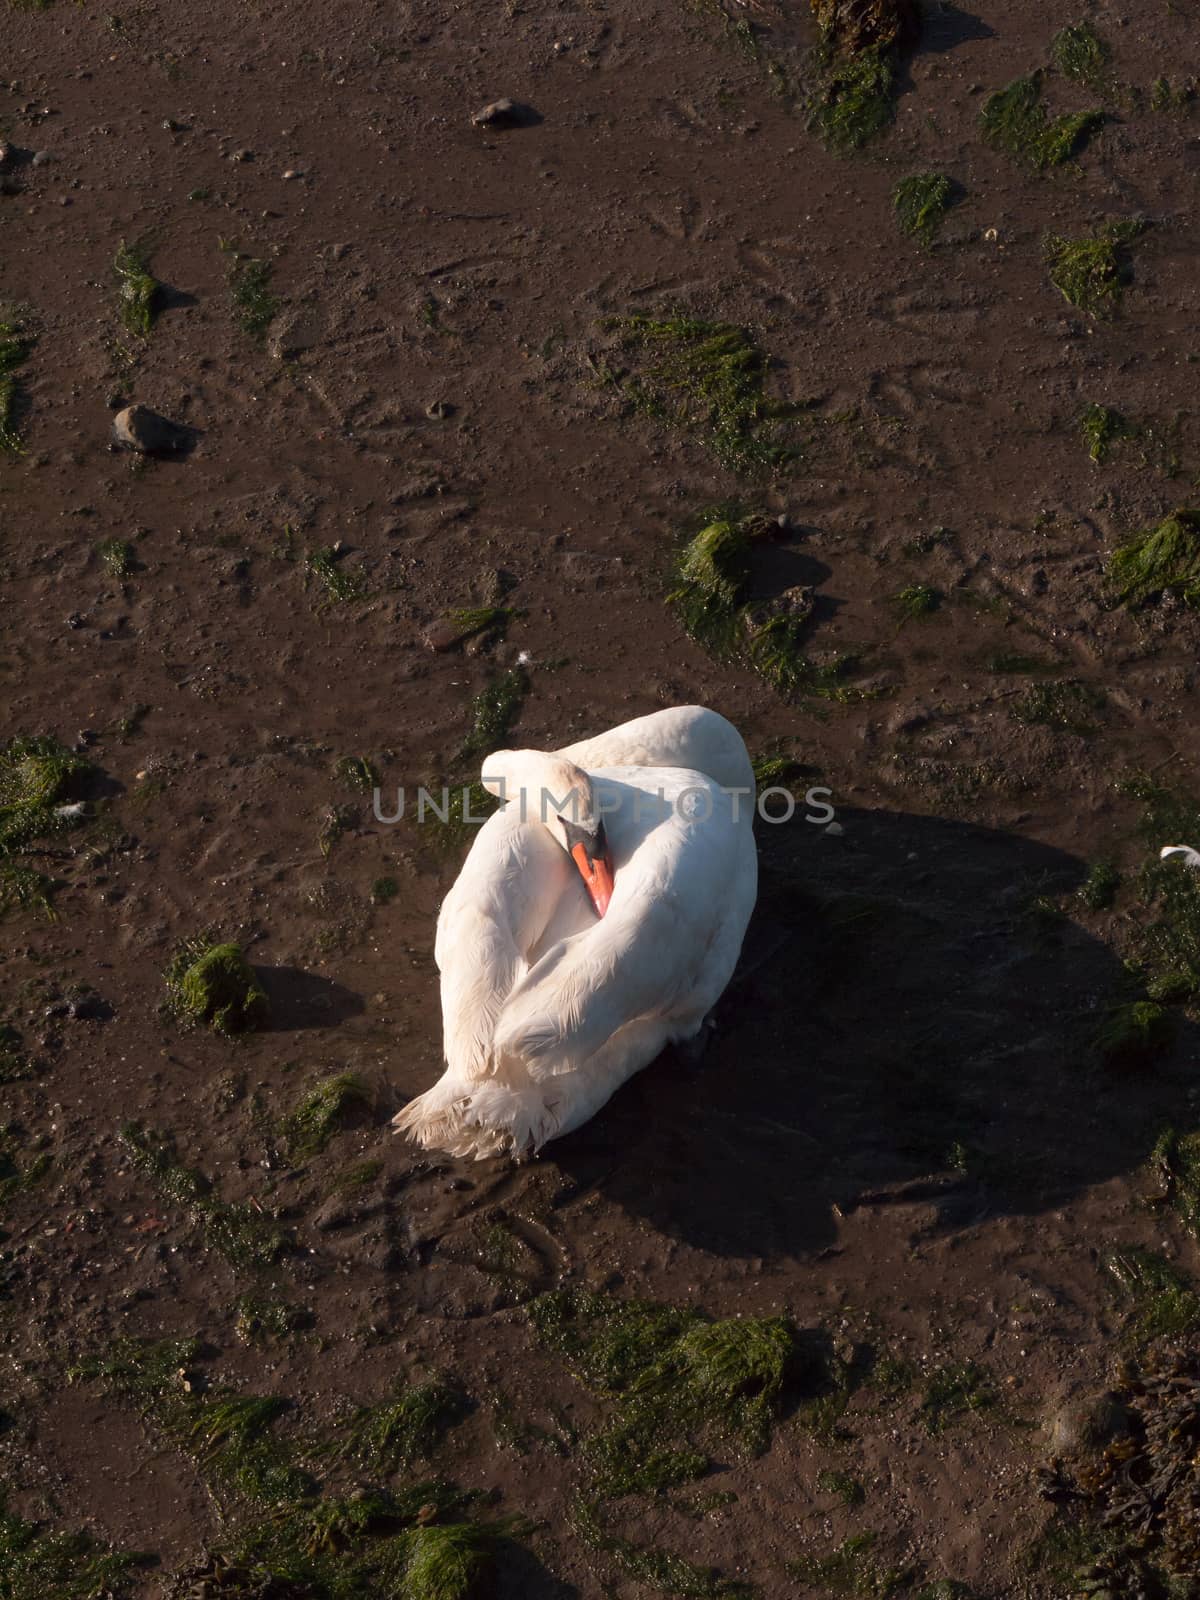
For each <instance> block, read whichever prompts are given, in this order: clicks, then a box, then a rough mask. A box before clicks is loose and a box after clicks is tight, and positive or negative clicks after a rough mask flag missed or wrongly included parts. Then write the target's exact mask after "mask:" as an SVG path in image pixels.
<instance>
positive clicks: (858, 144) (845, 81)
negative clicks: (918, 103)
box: [810, 49, 896, 153]
mask: <svg viewBox="0 0 1200 1600" xmlns="http://www.w3.org/2000/svg"><path fill="white" fill-rule="evenodd" d="M895 88H896V60H895V56H894V54H893V52H892V51H891V50H887V49H883V50H878V49H874V50H862V51H860V52H859V53H858V54H856V55H834V56H829V57H827V59H826V64H825V66H824V69H823V71H822V73H821V77H820V88H819V91H818V93H817V95H816V96H815V98H814V100H813V103H812V107H811V111H810V122H811V124H812V126H813V127H815V128H816V130H817V132H818V133H819V134H820V135H821V137H822V138H823V139H824V141H825V143H826V144H827V145H829V146H830V148H831V149H833V150H840V151H843V152H847V153H848V152H850V151H854V150H861V149H862V148H863V146H864V145H866V144H870V142H871V140H872V139H877V138H878V137H879V135H880V134H881V133H883V132H884V130H885V129H886V128H888V127H889V126H890V124H891V121H892V118H893V116H894V115H895Z"/></svg>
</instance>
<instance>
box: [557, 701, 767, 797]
mask: <svg viewBox="0 0 1200 1600" xmlns="http://www.w3.org/2000/svg"><path fill="white" fill-rule="evenodd" d="M559 754H560V755H564V756H566V757H567V759H568V760H570V761H574V762H575V764H576V766H580V767H583V768H584V769H585V770H586V771H588V772H594V771H596V769H597V768H600V767H686V768H689V769H690V770H691V771H693V772H702V773H704V775H705V777H708V778H711V779H712V780H713V782H714V783H717V784H720V786H721V787H722V788H723V789H742V790H745V791H746V792H748V793H749V792H753V788H754V769H753V768H752V767H751V765H750V757H749V755H747V753H746V746H745V744H744V742H743V740H742V736H741V734H740V733H739V732H738V731H737V729H736V728H735V727H734V725H733V723H732V722H728V721H726V719H725V718H724V717H723V716H721V715H720V713H719V712H717V711H710V710H709V709H708V708H707V707H706V706H671V707H669V708H668V709H667V710H665V711H652V712H651V713H650V714H649V715H648V716H645V717H635V718H634V719H633V720H632V721H631V722H623V723H622V724H621V725H620V727H618V728H610V729H609V731H608V732H607V733H601V734H597V735H596V736H595V737H594V738H591V739H580V740H578V741H577V742H576V743H575V744H570V745H567V747H566V748H565V749H564V750H561V751H560V752H559Z"/></svg>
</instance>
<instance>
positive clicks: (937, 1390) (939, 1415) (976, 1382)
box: [921, 1361, 999, 1436]
mask: <svg viewBox="0 0 1200 1600" xmlns="http://www.w3.org/2000/svg"><path fill="white" fill-rule="evenodd" d="M998 1398H999V1396H998V1395H997V1392H996V1385H995V1384H994V1382H993V1381H992V1378H991V1376H990V1375H989V1374H988V1373H987V1372H985V1371H984V1369H983V1368H982V1367H981V1366H979V1365H978V1364H977V1363H976V1362H974V1361H952V1362H950V1363H949V1364H948V1365H946V1366H944V1367H938V1368H936V1369H935V1371H934V1372H932V1373H931V1374H930V1377H929V1381H928V1383H927V1384H926V1385H925V1394H924V1397H923V1399H922V1401H921V1417H922V1419H923V1421H924V1423H925V1428H926V1431H927V1432H928V1433H930V1434H932V1435H934V1436H936V1435H937V1434H939V1433H944V1432H945V1430H946V1429H947V1428H948V1427H949V1426H950V1424H951V1423H952V1422H954V1421H955V1420H956V1418H958V1417H960V1416H962V1415H963V1413H964V1412H968V1411H984V1410H987V1409H988V1408H989V1407H991V1406H994V1405H995V1404H996V1401H997V1399H998Z"/></svg>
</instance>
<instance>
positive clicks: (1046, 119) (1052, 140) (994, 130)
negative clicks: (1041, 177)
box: [980, 72, 1105, 172]
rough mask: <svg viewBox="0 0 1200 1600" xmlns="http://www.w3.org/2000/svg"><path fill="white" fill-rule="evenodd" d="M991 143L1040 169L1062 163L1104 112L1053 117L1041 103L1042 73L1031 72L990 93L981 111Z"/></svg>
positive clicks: (1077, 148)
mask: <svg viewBox="0 0 1200 1600" xmlns="http://www.w3.org/2000/svg"><path fill="white" fill-rule="evenodd" d="M980 121H981V122H982V124H983V135H984V138H985V139H986V140H987V141H988V143H989V144H991V145H994V146H995V147H996V148H997V149H999V150H1003V151H1005V152H1006V153H1007V154H1008V155H1011V156H1015V157H1017V159H1018V160H1022V161H1026V162H1028V163H1029V165H1030V166H1033V167H1036V168H1037V169H1038V171H1039V172H1041V171H1045V170H1046V169H1047V168H1048V167H1057V166H1061V165H1062V163H1063V162H1064V161H1069V160H1070V158H1071V157H1072V156H1073V155H1075V153H1076V152H1077V151H1078V150H1079V149H1080V148H1081V147H1082V145H1083V144H1084V143H1085V142H1086V140H1087V138H1088V136H1089V135H1090V134H1091V133H1092V132H1093V131H1094V130H1095V129H1096V128H1098V127H1099V126H1100V125H1101V124H1102V123H1103V122H1104V121H1105V113H1104V112H1103V111H1099V110H1096V111H1076V112H1072V113H1070V114H1069V115H1066V116H1061V117H1051V116H1050V115H1049V113H1048V112H1047V110H1046V108H1045V106H1044V105H1043V104H1042V74H1041V73H1040V72H1031V73H1030V74H1029V75H1028V76H1027V77H1024V78H1017V79H1016V80H1015V81H1014V82H1012V83H1010V84H1009V85H1008V86H1007V87H1006V88H1004V89H999V90H997V91H996V93H995V94H992V95H989V96H988V98H987V100H986V101H985V102H984V106H983V110H982V112H981V113H980Z"/></svg>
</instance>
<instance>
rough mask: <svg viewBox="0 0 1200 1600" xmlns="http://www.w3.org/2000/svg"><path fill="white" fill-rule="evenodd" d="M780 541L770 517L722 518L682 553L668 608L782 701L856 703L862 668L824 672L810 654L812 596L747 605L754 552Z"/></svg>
mask: <svg viewBox="0 0 1200 1600" xmlns="http://www.w3.org/2000/svg"><path fill="white" fill-rule="evenodd" d="M778 533H779V529H778V525H777V524H776V523H774V522H772V521H770V520H769V519H768V518H766V517H762V516H749V517H741V518H734V517H724V516H722V517H717V518H716V519H714V520H713V521H712V522H710V523H708V524H707V525H706V526H705V527H703V528H701V530H700V531H699V533H697V534H696V535H695V536H694V537H693V538H691V539H690V540H689V541H688V542H687V543H686V544H685V545H684V546H683V548H682V549H681V551H680V553H679V556H678V558H677V562H676V577H677V587H676V588H675V589H674V590H673V591H672V592H671V593H670V594H669V596H668V603H669V604H670V605H672V606H673V607H674V609H675V611H676V612H677V614H678V616H679V619H680V621H681V622H682V623H683V626H684V628H685V629H686V630H687V632H688V633H689V634H690V635H691V637H692V638H693V639H695V640H696V641H697V643H699V644H702V645H703V646H704V648H705V649H706V650H708V651H709V652H710V654H712V655H713V656H715V657H716V658H717V659H718V660H741V661H744V662H745V663H746V664H747V665H748V666H750V667H751V668H753V670H754V671H755V672H757V673H758V674H759V676H760V677H762V678H764V679H765V680H766V681H767V682H768V683H769V684H770V685H771V687H772V688H774V689H776V690H778V692H779V693H780V694H783V695H785V696H791V695H796V694H811V695H815V696H820V697H822V698H827V699H831V700H848V699H852V698H854V691H853V689H852V688H850V687H849V685H848V684H847V683H846V679H847V678H848V677H849V675H850V674H851V673H852V672H853V670H854V669H855V667H856V665H857V662H856V661H855V660H854V658H853V657H851V656H842V657H838V658H836V659H835V660H833V661H832V662H828V663H824V664H818V663H816V662H814V661H812V660H811V659H810V658H809V657H808V655H807V654H806V653H805V649H804V639H805V636H806V634H807V631H808V627H809V623H810V621H811V618H812V612H813V598H812V594H811V592H810V591H809V590H807V589H804V588H793V589H788V590H785V591H784V592H783V593H782V594H781V595H778V596H776V597H775V598H774V599H772V600H768V601H762V602H751V601H750V600H749V598H748V594H749V586H750V574H751V563H752V556H753V551H754V548H755V546H756V545H757V544H758V543H761V542H765V541H766V540H768V539H771V538H773V537H778Z"/></svg>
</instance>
